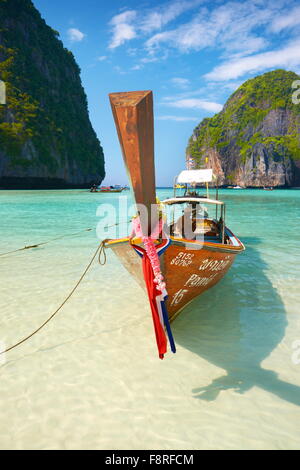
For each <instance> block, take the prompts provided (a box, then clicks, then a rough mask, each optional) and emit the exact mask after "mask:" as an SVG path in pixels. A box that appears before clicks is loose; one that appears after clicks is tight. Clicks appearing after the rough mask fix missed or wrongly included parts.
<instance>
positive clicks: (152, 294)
mask: <svg viewBox="0 0 300 470" xmlns="http://www.w3.org/2000/svg"><path fill="white" fill-rule="evenodd" d="M109 98H110V103H111V108H112V112H113V116H114V120H115V125H116V129H117V133H118V137H119V141H120V145H121V149H122V153H123V158H124V163H125V166H126V169H127V172H128V176H129V181H130V185H131V190H132V192H133V196H134V200H135V203H136V207H137V211H138V212H137V213H138V217H137V218H136V219H134V220H133V230H132V233H131V235H130V236H128V237H125V238H121V239H109V240H106V241H105V246H106V247H107V248H111V249H112V250H113V252H114V253H115V254H116V255H117V257H118V258H119V259H120V261H121V263H122V264H123V265H124V267H125V268H126V269H127V270H128V271H129V273H130V274H131V275H132V276H133V277H134V278H135V279H136V281H137V282H138V283H139V284H140V285H141V286H142V287H144V288H146V291H147V293H148V297H149V301H150V306H151V310H152V316H153V322H154V328H155V333H156V340H157V345H158V350H159V356H160V357H161V358H162V357H163V355H164V353H165V352H166V339H165V338H164V335H165V332H166V333H167V336H168V337H169V340H170V345H171V349H172V351H173V352H175V345H174V340H173V338H172V334H171V331H170V322H171V321H172V320H174V319H175V318H176V316H177V315H178V314H179V312H181V311H182V310H183V308H184V307H185V306H186V305H187V304H189V303H190V302H191V301H192V300H193V299H195V298H196V297H198V296H199V295H201V294H202V293H203V292H204V291H206V290H207V289H209V288H211V287H213V286H214V285H215V284H217V283H218V282H219V281H220V280H221V279H222V278H223V276H224V275H225V274H226V272H227V271H228V270H229V268H230V266H231V265H232V263H233V261H234V259H235V257H236V255H237V254H239V253H241V252H242V251H244V249H245V247H244V245H243V243H242V242H241V241H240V240H239V239H238V238H237V237H236V236H235V235H234V234H233V233H232V232H231V231H230V230H229V228H228V227H227V226H226V224H225V216H226V213H225V204H224V202H222V201H220V200H219V199H218V189H217V187H216V197H215V199H211V198H210V196H209V186H211V184H213V183H214V178H215V177H214V175H213V172H212V170H211V169H209V168H207V169H202V170H201V169H200V170H184V171H182V172H181V173H180V175H178V177H177V178H176V180H175V184H174V194H173V197H170V198H168V199H165V200H164V201H158V200H157V198H156V185H155V169H154V132H153V129H154V126H153V98H152V92H151V91H135V92H124V93H112V94H110V95H109ZM203 185H204V194H202V193H203V187H202V186H203ZM178 187H180V188H182V187H183V188H185V191H184V194H182V190H181V191H180V195H177V194H176V188H178ZM201 192H202V193H201ZM141 208H144V209H145V210H144V211H141ZM145 214H146V216H145ZM157 261H158V263H159V264H158V263H157Z"/></svg>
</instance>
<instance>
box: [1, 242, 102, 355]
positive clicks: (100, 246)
mask: <svg viewBox="0 0 300 470" xmlns="http://www.w3.org/2000/svg"><path fill="white" fill-rule="evenodd" d="M105 242H106V240H103V241H102V242H101V243H100V245H99V246H98V247H97V249H96V251H95V253H94V254H93V256H92V259H91V260H90V262H89V264H88V265H87V267H86V268H85V270H84V271H83V273H82V275H81V276H80V278H79V280H78V281H77V282H76V284H75V286H74V287H73V289H72V290H71V292H70V293H69V294H68V295H67V297H66V298H65V299H64V301H63V302H62V303H61V304H60V306H59V307H58V308H57V309H56V310H55V312H53V313H52V314H51V315H50V317H49V318H47V320H46V321H44V323H42V325H40V326H39V327H38V328H37V329H36V330H34V331H33V332H32V333H31V334H30V335H28V336H26V337H25V338H23V339H21V340H20V341H18V342H17V343H15V344H14V345H12V346H10V347H9V348H7V349H5V350H4V351H0V355H1V354H5V353H7V352H8V351H11V350H12V349H14V348H16V347H17V346H20V345H21V344H23V343H25V341H28V340H29V339H30V338H32V336H34V335H35V334H36V333H38V332H39V331H41V329H42V328H44V326H46V325H47V323H49V322H50V320H52V318H54V317H55V315H56V314H57V313H58V312H59V311H60V310H61V309H62V307H63V306H64V305H65V304H66V303H67V301H68V300H69V299H70V297H71V296H72V295H73V294H74V292H75V291H76V289H77V287H78V286H79V284H80V283H81V281H82V280H83V278H84V277H85V275H86V274H87V272H88V270H89V269H90V267H91V266H92V264H93V261H94V259H95V258H96V256H97V254H98V252H99V262H100V255H101V253H104V255H105V258H104V259H105V261H106V254H105V246H104V245H105ZM105 261H104V263H101V264H102V265H103V264H105Z"/></svg>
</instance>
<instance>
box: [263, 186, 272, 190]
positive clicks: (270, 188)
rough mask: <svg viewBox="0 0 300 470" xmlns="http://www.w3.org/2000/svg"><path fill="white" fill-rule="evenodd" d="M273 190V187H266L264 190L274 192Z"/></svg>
mask: <svg viewBox="0 0 300 470" xmlns="http://www.w3.org/2000/svg"><path fill="white" fill-rule="evenodd" d="M273 189H274V188H273V187H272V186H270V187H269V188H267V187H265V188H264V191H273Z"/></svg>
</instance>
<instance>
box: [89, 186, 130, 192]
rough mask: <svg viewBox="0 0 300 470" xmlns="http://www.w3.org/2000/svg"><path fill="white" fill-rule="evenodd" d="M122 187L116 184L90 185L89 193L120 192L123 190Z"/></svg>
mask: <svg viewBox="0 0 300 470" xmlns="http://www.w3.org/2000/svg"><path fill="white" fill-rule="evenodd" d="M123 189H125V188H123V187H122V186H120V185H118V184H116V185H114V186H100V187H99V186H98V187H97V186H96V185H94V186H92V187H91V189H90V192H91V193H121V192H122V191H123Z"/></svg>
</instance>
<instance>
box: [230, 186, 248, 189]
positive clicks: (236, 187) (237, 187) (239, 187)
mask: <svg viewBox="0 0 300 470" xmlns="http://www.w3.org/2000/svg"><path fill="white" fill-rule="evenodd" d="M232 189H245V188H242V186H233V187H232Z"/></svg>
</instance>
